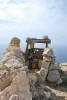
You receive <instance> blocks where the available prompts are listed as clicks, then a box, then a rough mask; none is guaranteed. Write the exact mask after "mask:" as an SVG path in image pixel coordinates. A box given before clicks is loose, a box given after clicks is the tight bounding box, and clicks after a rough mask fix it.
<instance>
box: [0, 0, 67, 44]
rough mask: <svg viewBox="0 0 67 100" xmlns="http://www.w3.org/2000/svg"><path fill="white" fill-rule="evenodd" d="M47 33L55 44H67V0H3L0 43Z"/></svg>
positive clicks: (0, 7) (38, 36) (0, 16)
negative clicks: (13, 38)
mask: <svg viewBox="0 0 67 100" xmlns="http://www.w3.org/2000/svg"><path fill="white" fill-rule="evenodd" d="M44 35H48V36H49V37H50V38H51V39H52V44H53V45H54V44H55V45H66V42H67V0H0V44H2V43H3V44H7V43H8V42H9V41H10V39H11V38H12V37H14V36H16V37H19V38H20V39H21V42H22V43H23V42H24V43H25V40H26V37H37V38H42V36H44Z"/></svg>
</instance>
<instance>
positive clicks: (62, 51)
mask: <svg viewBox="0 0 67 100" xmlns="http://www.w3.org/2000/svg"><path fill="white" fill-rule="evenodd" d="M7 47H8V45H0V60H1V59H2V58H3V56H4V53H5V51H6V49H7ZM25 48H26V47H25V46H22V45H21V50H23V51H25ZM50 48H52V49H53V51H54V55H55V57H56V62H57V63H63V62H67V47H66V46H50Z"/></svg>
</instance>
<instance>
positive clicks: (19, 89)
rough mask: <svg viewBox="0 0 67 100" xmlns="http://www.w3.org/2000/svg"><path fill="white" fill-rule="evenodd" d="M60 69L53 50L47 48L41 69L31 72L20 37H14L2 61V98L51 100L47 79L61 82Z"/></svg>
mask: <svg viewBox="0 0 67 100" xmlns="http://www.w3.org/2000/svg"><path fill="white" fill-rule="evenodd" d="M46 38H47V37H46ZM58 70H59V66H58V64H56V63H55V56H54V53H53V50H52V49H51V48H45V49H44V52H43V61H42V65H41V69H40V70H39V71H37V70H36V71H33V70H32V71H31V72H30V70H29V69H28V66H25V58H24V52H23V51H22V50H21V49H20V39H18V38H16V37H14V38H12V39H11V41H10V43H9V46H8V48H7V50H6V52H5V54H4V57H3V59H2V60H1V61H0V100H48V99H49V100H50V97H51V93H52V92H51V90H50V88H47V87H46V86H45V81H46V80H48V81H49V82H54V83H57V84H60V83H61V82H62V79H61V78H60V74H59V71H58Z"/></svg>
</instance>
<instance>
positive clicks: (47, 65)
mask: <svg viewBox="0 0 67 100" xmlns="http://www.w3.org/2000/svg"><path fill="white" fill-rule="evenodd" d="M36 76H37V77H38V81H39V82H45V81H46V79H47V80H48V81H50V82H55V83H57V84H60V83H62V79H61V78H60V74H59V65H58V64H56V62H55V56H54V52H53V50H52V49H51V48H45V49H44V52H43V61H42V65H41V69H40V71H38V72H37V73H36ZM47 76H48V77H47ZM59 79H60V80H59ZM58 80H59V81H58ZM57 81H58V82H57Z"/></svg>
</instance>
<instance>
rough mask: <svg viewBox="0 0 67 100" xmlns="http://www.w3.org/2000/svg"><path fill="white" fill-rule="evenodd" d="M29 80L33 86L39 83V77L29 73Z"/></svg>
mask: <svg viewBox="0 0 67 100" xmlns="http://www.w3.org/2000/svg"><path fill="white" fill-rule="evenodd" d="M28 78H29V80H30V81H32V82H33V84H35V83H36V82H37V77H36V76H35V75H33V74H30V73H29V74H28Z"/></svg>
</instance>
